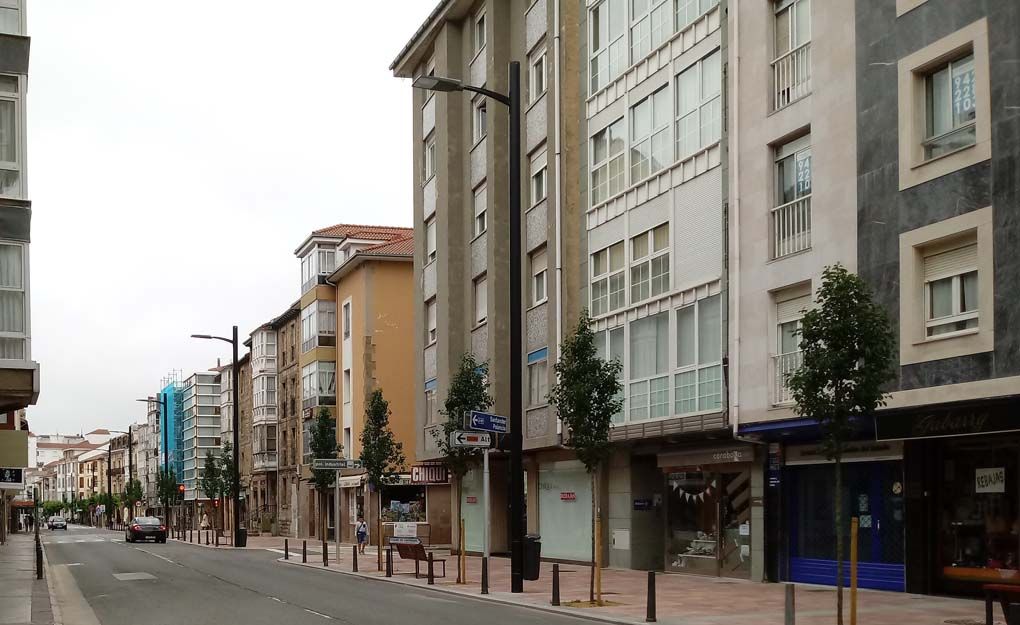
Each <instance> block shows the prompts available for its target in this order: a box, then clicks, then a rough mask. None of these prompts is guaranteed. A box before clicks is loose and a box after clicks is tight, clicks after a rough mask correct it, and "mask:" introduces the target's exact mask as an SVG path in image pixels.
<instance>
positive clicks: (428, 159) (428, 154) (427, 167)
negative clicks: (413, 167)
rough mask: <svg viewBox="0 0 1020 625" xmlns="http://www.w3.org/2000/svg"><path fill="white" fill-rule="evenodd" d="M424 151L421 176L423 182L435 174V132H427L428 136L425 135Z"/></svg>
mask: <svg viewBox="0 0 1020 625" xmlns="http://www.w3.org/2000/svg"><path fill="white" fill-rule="evenodd" d="M424 152H425V156H424V159H423V160H424V170H423V171H422V176H421V178H422V181H423V182H428V181H429V180H432V177H433V176H435V175H436V133H434V132H433V133H429V136H427V137H425V150H424Z"/></svg>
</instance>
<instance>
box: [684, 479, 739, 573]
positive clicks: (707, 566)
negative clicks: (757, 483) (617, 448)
mask: <svg viewBox="0 0 1020 625" xmlns="http://www.w3.org/2000/svg"><path fill="white" fill-rule="evenodd" d="M666 475H667V483H668V484H667V485H668V487H669V504H668V505H669V536H668V540H667V545H666V550H667V553H666V558H667V566H668V568H669V569H670V570H673V571H679V572H685V573H701V574H704V575H722V576H726V577H748V576H749V575H750V570H751V507H750V494H751V493H750V486H751V479H750V478H751V472H750V470H749V469H748V470H743V471H741V470H733V471H728V472H707V471H684V470H679V469H678V470H669V471H668V472H667V474H666Z"/></svg>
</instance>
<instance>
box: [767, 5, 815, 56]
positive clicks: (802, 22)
mask: <svg viewBox="0 0 1020 625" xmlns="http://www.w3.org/2000/svg"><path fill="white" fill-rule="evenodd" d="M775 25H776V39H775V45H776V58H779V57H781V56H783V55H784V54H786V53H788V52H790V51H791V50H795V49H796V48H799V47H800V46H802V45H804V44H805V43H807V42H809V41H811V0H781V1H780V2H777V3H776V20H775Z"/></svg>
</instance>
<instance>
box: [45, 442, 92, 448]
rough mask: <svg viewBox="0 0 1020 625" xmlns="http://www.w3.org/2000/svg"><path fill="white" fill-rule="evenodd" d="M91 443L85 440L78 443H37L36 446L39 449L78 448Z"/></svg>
mask: <svg viewBox="0 0 1020 625" xmlns="http://www.w3.org/2000/svg"><path fill="white" fill-rule="evenodd" d="M89 444H90V443H87V442H85V441H79V442H77V443H36V447H37V448H39V449H78V448H81V447H82V446H84V445H89Z"/></svg>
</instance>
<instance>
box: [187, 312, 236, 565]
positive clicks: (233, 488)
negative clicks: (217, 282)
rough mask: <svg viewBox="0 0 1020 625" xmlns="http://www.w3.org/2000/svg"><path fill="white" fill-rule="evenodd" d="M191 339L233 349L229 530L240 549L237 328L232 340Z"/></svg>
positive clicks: (202, 337)
mask: <svg viewBox="0 0 1020 625" xmlns="http://www.w3.org/2000/svg"><path fill="white" fill-rule="evenodd" d="M191 338H193V339H208V340H213V339H215V340H217V341H223V342H224V343H230V346H231V348H232V349H233V360H232V365H233V375H232V376H231V377H232V378H233V381H234V384H233V387H234V388H233V400H234V414H233V424H234V426H233V430H234V435H233V439H234V442H233V445H234V479H233V482H234V483H233V484H231V489H230V491H231V499H232V501H233V507H234V522H233V523H232V525H233V527H232V528H231V533H232V534H233V543H234V546H235V547H241V546H242V545H241V485H240V484H239V483H238V480H240V479H241V445H240V443H239V441H238V435H239V433H240V430H241V426H240V423H239V419H238V410H239V408H240V407H239V406H238V397H237V390H238V388H239V384H238V377H239V371H238V368H237V326H234V332H233V338H229V339H228V338H225V337H222V336H213V335H212V334H192V335H191Z"/></svg>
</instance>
